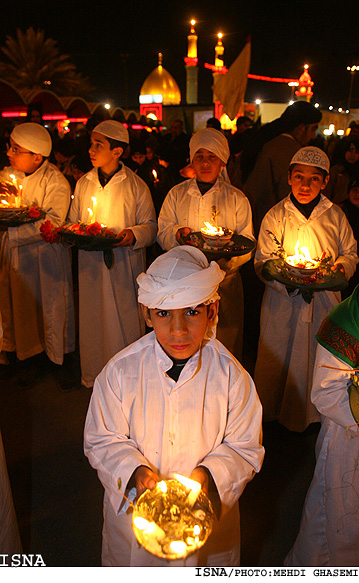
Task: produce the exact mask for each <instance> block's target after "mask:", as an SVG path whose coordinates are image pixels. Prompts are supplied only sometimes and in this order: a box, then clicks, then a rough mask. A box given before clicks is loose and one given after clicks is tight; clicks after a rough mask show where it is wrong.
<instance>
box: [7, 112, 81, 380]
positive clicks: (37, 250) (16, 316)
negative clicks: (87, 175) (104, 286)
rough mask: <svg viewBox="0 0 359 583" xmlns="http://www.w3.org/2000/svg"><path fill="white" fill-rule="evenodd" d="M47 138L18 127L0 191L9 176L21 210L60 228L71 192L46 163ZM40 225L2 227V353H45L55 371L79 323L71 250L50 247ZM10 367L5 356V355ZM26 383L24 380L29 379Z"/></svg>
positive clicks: (39, 130) (38, 129) (38, 130)
mask: <svg viewBox="0 0 359 583" xmlns="http://www.w3.org/2000/svg"><path fill="white" fill-rule="evenodd" d="M51 149H52V141H51V137H50V134H49V132H48V131H47V130H46V129H45V128H44V127H43V126H41V125H39V124H37V123H24V124H20V125H18V126H16V127H15V128H14V130H13V131H12V133H11V135H10V148H9V150H8V153H7V155H8V158H9V161H10V164H11V167H9V168H5V169H4V171H3V173H2V174H3V176H4V178H5V181H4V182H2V184H1V189H2V191H3V192H5V193H6V191H7V189H8V188H9V186H8V182H6V179H7V180H10V182H11V178H10V175H13V179H14V180H16V181H17V185H21V186H22V191H21V192H22V204H23V205H26V206H29V207H31V206H38V207H41V209H42V210H44V211H45V212H46V217H45V219H44V220H46V219H49V220H50V221H51V222H52V223H53V224H55V225H56V226H60V225H61V224H62V223H63V222H64V221H65V219H66V215H67V212H68V209H69V205H70V195H71V191H70V186H69V183H68V181H67V180H66V178H65V177H64V176H63V175H62V173H61V172H60V171H59V170H58V169H57V168H56V166H54V165H53V164H50V163H49V162H48V160H47V157H48V156H49V155H50V153H51ZM41 224H42V221H41V220H40V221H37V222H34V223H25V224H22V225H20V226H14V227H5V226H0V231H2V233H1V232H0V311H1V314H2V321H3V329H4V340H3V351H4V352H6V353H14V352H16V356H17V358H18V359H19V360H21V361H23V360H25V359H29V358H31V357H34V356H36V355H39V354H40V353H42V352H43V351H45V352H46V354H47V356H48V358H49V359H50V360H51V361H52V362H53V363H55V364H56V365H62V363H63V360H64V355H65V354H67V353H69V352H73V351H74V350H75V319H74V304H73V290H72V275H71V262H70V254H69V250H68V249H66V248H64V247H63V246H62V245H49V244H48V243H46V242H45V241H44V240H43V239H42V236H41V232H40V226H41ZM2 356H3V362H5V363H6V356H7V355H6V354H4V353H2ZM25 380H26V379H25Z"/></svg>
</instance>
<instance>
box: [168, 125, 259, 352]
mask: <svg viewBox="0 0 359 583" xmlns="http://www.w3.org/2000/svg"><path fill="white" fill-rule="evenodd" d="M189 147H190V161H191V165H192V168H193V170H194V171H195V174H196V177H195V178H191V179H189V180H186V181H185V182H182V183H180V184H178V185H176V186H174V187H173V188H172V189H171V190H170V192H169V193H168V194H167V196H166V198H165V200H164V203H163V205H162V209H161V211H160V214H159V217H158V236H157V239H158V242H159V244H160V245H161V247H162V249H164V250H166V251H167V250H169V249H171V248H172V247H175V246H176V245H179V244H180V239H181V238H183V237H184V236H186V235H188V234H189V233H190V232H191V231H194V232H196V231H200V230H201V227H203V226H204V223H205V222H210V221H211V219H212V213H213V210H215V212H217V213H218V215H217V217H216V220H217V223H218V226H221V227H222V228H227V229H231V230H232V231H233V232H234V233H236V234H238V235H243V236H244V237H246V238H248V239H251V240H252V241H255V239H254V235H253V227H252V211H251V207H250V204H249V201H248V199H247V198H246V196H245V195H244V194H243V192H241V191H240V190H238V188H235V187H234V186H232V184H230V183H229V182H228V181H227V180H225V179H224V177H223V171H225V166H226V163H227V160H228V158H229V147H228V141H227V139H226V137H225V136H224V134H223V133H222V132H220V131H218V130H216V129H214V128H206V129H203V130H200V131H198V132H197V133H195V134H194V135H193V136H192V138H191V140H190V143H189ZM251 255H252V253H251V252H249V253H246V254H245V255H242V256H240V257H232V258H231V259H229V260H226V259H223V258H222V259H219V265H220V266H221V268H222V269H223V270H224V271H225V273H226V277H225V279H224V281H223V282H222V283H221V285H220V296H221V305H220V314H219V325H218V338H219V339H220V340H221V342H223V344H224V345H225V346H226V348H228V350H230V351H231V352H232V354H234V356H235V357H236V358H238V359H240V358H241V356H242V344H243V289H242V280H241V276H240V273H239V267H240V266H241V265H243V264H244V263H246V262H247V261H249V259H250V258H251Z"/></svg>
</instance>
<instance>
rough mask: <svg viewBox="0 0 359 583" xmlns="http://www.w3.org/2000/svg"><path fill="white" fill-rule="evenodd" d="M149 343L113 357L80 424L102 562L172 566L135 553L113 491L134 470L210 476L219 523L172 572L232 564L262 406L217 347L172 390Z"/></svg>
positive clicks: (208, 345) (257, 452)
mask: <svg viewBox="0 0 359 583" xmlns="http://www.w3.org/2000/svg"><path fill="white" fill-rule="evenodd" d="M172 364H173V363H172V361H171V359H170V358H169V357H168V356H167V355H166V354H165V352H164V351H163V350H162V348H161V347H160V345H159V344H158V342H157V341H156V337H155V333H154V332H151V333H150V334H147V335H146V336H144V337H143V338H141V339H140V340H138V341H137V342H135V343H134V344H132V345H131V346H129V347H127V348H126V349H124V350H123V351H122V352H120V353H119V354H117V355H116V356H115V357H114V358H113V359H112V360H111V361H110V362H109V363H108V365H107V366H106V367H105V369H104V370H103V371H102V372H101V374H100V375H99V376H98V378H97V379H96V381H95V385H94V391H93V395H92V397H91V402H90V405H89V410H88V413H87V418H86V424H85V454H86V455H87V456H88V458H89V461H90V463H91V465H92V466H93V467H94V468H95V469H96V470H97V472H98V475H99V478H100V480H101V482H102V484H103V486H104V488H105V499H104V529H103V551H102V560H103V564H104V565H106V566H145V565H146V566H158V565H164V566H169V565H170V566H179V564H180V562H179V561H175V562H171V563H168V562H166V561H165V560H163V559H157V558H156V557H154V556H152V555H151V554H149V553H148V552H147V551H145V550H144V549H143V548H142V547H141V548H139V547H138V544H137V542H136V539H135V537H134V534H133V532H132V528H131V512H130V509H129V504H128V502H126V501H125V500H124V499H123V497H122V495H121V494H120V492H119V490H118V487H119V486H118V481H119V480H120V482H119V484H120V488H121V490H122V492H123V493H126V496H127V497H128V498H129V499H131V500H133V499H134V497H135V488H133V489H131V490H130V491H128V490H127V484H128V481H129V479H130V477H131V476H132V474H133V472H134V470H135V469H136V468H137V467H138V466H140V465H146V466H150V467H151V468H152V469H153V471H155V472H156V473H158V475H159V477H160V478H161V479H167V478H169V477H172V475H173V473H174V472H176V473H179V474H182V475H185V476H190V474H191V472H192V471H193V469H194V468H195V467H197V466H198V465H199V464H201V465H203V466H205V467H206V468H207V469H208V470H209V471H210V473H211V474H212V476H213V479H214V481H215V484H216V487H217V490H218V493H219V495H220V498H221V502H222V518H221V519H220V521H219V524H218V530H217V531H216V532H213V533H212V535H211V537H210V539H209V540H208V542H207V543H206V545H205V546H204V547H203V549H202V552H201V553H200V556H199V557H198V555H197V554H195V555H191V556H189V557H188V559H187V560H185V561H184V562H183V561H182V562H181V564H184V565H186V566H189V565H196V564H209V565H221V566H222V565H237V564H239V548H240V538H239V520H238V518H239V514H238V513H239V511H238V504H237V500H238V498H239V496H240V495H241V493H242V492H243V489H244V487H245V485H246V483H247V482H248V481H249V480H251V479H252V477H253V475H254V472H258V471H259V470H260V467H261V464H262V459H263V455H264V450H263V447H262V446H261V441H260V440H261V414H262V410H261V405H260V403H259V399H258V396H257V393H256V390H255V387H254V384H253V381H252V379H251V378H250V376H249V374H248V373H247V372H246V371H245V370H244V369H243V368H242V367H241V365H240V364H239V363H238V362H237V361H236V360H235V359H234V358H233V357H232V355H231V354H230V353H229V352H228V351H227V350H226V348H225V347H224V346H223V345H222V344H221V343H220V342H218V341H217V340H210V341H205V342H204V343H203V346H202V348H201V349H200V350H199V351H198V352H197V353H196V354H195V355H193V356H192V357H191V358H190V360H189V361H188V362H187V363H186V365H185V367H184V369H183V371H182V373H181V375H180V377H179V379H178V381H177V382H175V381H174V380H173V379H171V378H170V377H169V376H168V375H167V374H166V371H167V370H169V369H170V368H171V366H172Z"/></svg>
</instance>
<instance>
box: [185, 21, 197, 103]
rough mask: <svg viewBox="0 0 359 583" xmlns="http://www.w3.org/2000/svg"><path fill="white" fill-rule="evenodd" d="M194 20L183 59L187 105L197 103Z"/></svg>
mask: <svg viewBox="0 0 359 583" xmlns="http://www.w3.org/2000/svg"><path fill="white" fill-rule="evenodd" d="M195 24H196V21H195V20H191V31H190V34H189V35H188V37H187V38H188V52H187V57H186V58H185V63H186V101H187V103H191V104H193V103H198V67H197V64H198V58H197V39H198V37H197V35H196V31H195V29H194V25H195Z"/></svg>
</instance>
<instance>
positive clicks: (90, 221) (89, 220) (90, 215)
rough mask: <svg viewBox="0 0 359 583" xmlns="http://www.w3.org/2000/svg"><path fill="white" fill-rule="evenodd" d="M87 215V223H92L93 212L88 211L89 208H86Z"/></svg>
mask: <svg viewBox="0 0 359 583" xmlns="http://www.w3.org/2000/svg"><path fill="white" fill-rule="evenodd" d="M87 213H88V215H87V222H88V223H92V217H93V210H92V209H90V208H88V209H87Z"/></svg>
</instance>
